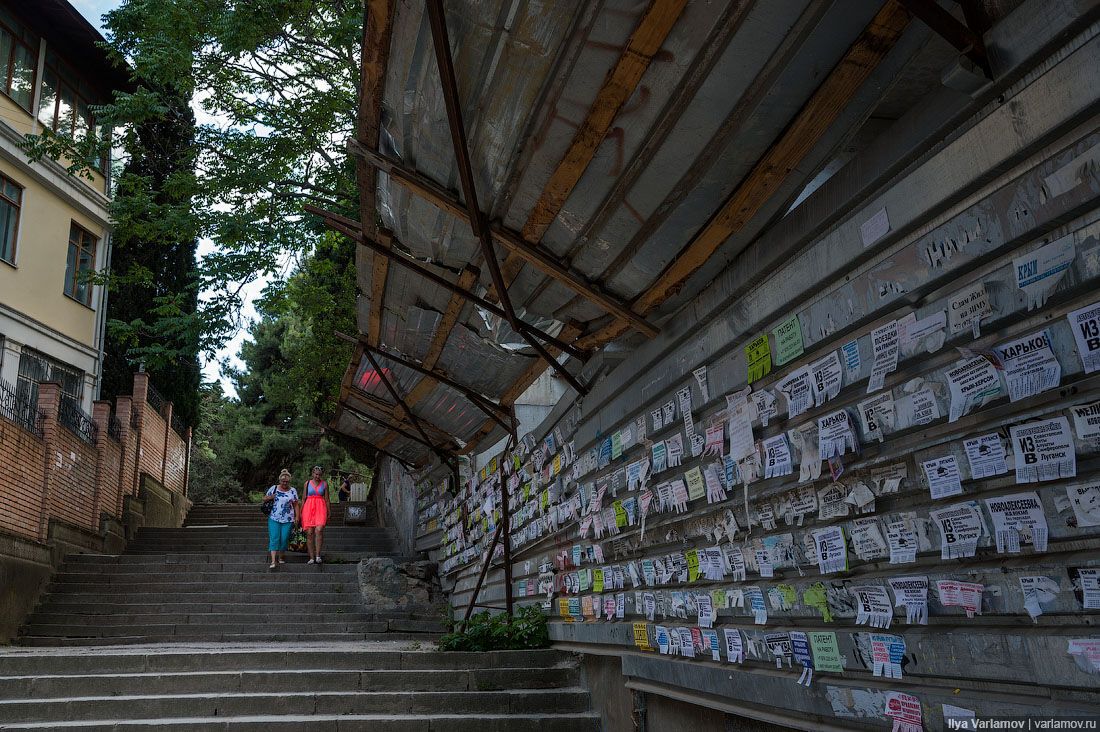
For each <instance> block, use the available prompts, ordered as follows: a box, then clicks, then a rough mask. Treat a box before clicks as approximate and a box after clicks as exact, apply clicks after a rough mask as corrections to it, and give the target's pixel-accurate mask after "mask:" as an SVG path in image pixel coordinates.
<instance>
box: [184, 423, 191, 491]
mask: <svg viewBox="0 0 1100 732" xmlns="http://www.w3.org/2000/svg"><path fill="white" fill-rule="evenodd" d="M191 437H192V434H191V428H190V427H188V428H187V451H186V452H185V453H184V454H183V495H185V496H186V495H187V494H188V493H189V492H190V488H191Z"/></svg>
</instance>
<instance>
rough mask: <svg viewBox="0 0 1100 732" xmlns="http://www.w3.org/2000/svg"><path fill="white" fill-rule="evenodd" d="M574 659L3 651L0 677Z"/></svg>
mask: <svg viewBox="0 0 1100 732" xmlns="http://www.w3.org/2000/svg"><path fill="white" fill-rule="evenodd" d="M575 665H576V659H575V657H574V656H572V655H571V654H568V653H563V652H562V651H556V650H553V649H542V650H528V651H488V652H485V653H465V652H456V653H447V652H443V651H436V650H409V649H399V648H391V647H389V646H378V645H374V646H366V647H353V646H337V647H328V646H313V645H305V646H301V647H286V646H282V647H280V646H268V645H258V646H255V647H252V646H249V647H245V648H223V647H218V646H195V645H186V646H171V645H170V646H164V647H158V648H155V649H147V648H135V649H111V648H104V649H99V650H97V651H95V652H94V653H90V652H83V651H68V650H59V651H56V652H55V651H49V652H37V651H35V652H28V651H26V650H21V649H3V648H0V676H26V675H33V674H40V675H52V674H127V673H130V674H132V673H179V672H186V671H192V672H210V671H233V670H236V671H240V670H261V671H279V670H286V671H297V670H299V669H302V668H329V669H344V670H347V669H354V670H403V671H412V670H433V669H435V670H457V671H467V670H471V669H489V668H492V669H517V668H563V667H575Z"/></svg>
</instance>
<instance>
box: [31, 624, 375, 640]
mask: <svg viewBox="0 0 1100 732" xmlns="http://www.w3.org/2000/svg"><path fill="white" fill-rule="evenodd" d="M387 630H389V628H388V627H387V624H386V621H385V620H381V621H371V622H356V621H353V622H314V623H309V624H308V625H303V624H302V623H291V622H281V621H280V620H278V619H276V620H270V621H268V622H266V623H254V624H248V623H227V624H225V625H181V624H176V623H148V624H145V625H138V624H131V625H105V624H99V623H97V624H95V625H84V624H76V625H58V624H41V625H40V624H28V625H25V626H23V632H24V633H25V634H26V635H28V636H32V635H39V636H60V637H65V638H113V637H115V636H120V635H121V636H131V635H148V636H158V637H163V636H179V637H180V638H181V639H184V640H186V639H187V638H195V637H202V636H206V635H225V634H232V635H243V634H251V633H255V634H258V635H285V634H289V633H295V634H300V633H306V632H310V631H316V632H318V633H385V632H386V631H387Z"/></svg>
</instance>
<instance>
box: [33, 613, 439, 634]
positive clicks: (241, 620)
mask: <svg viewBox="0 0 1100 732" xmlns="http://www.w3.org/2000/svg"><path fill="white" fill-rule="evenodd" d="M293 610H296V608H292V612H290V613H280V614H277V615H274V614H265V613H257V612H255V609H253V610H251V611H250V612H249V613H191V614H181V613H170V612H163V613H116V614H114V615H74V614H64V613H55V612H36V613H34V614H33V615H32V616H31V617H30V618H29V619H28V621H27V624H26V627H27V628H28V630H29V631H31V634H32V635H57V634H58V633H57V632H53V631H51V632H45V631H44V629H52V628H81V627H84V628H89V627H93V626H94V628H96V629H101V628H111V629H119V628H122V629H129V630H132V629H134V628H139V627H146V626H157V627H164V626H178V627H181V628H182V627H211V626H213V627H217V628H218V629H220V630H226V631H230V630H232V629H234V628H237V627H243V628H256V629H262V630H267V629H268V628H271V627H273V625H272V624H273V621H274V623H275V625H276V626H277V627H279V628H282V627H283V626H284V625H286V626H287V627H291V628H299V629H301V628H306V627H308V628H310V629H313V628H317V629H319V630H324V629H326V628H332V629H337V630H339V631H340V632H358V631H359V630H360V628H359V627H352V626H353V625H354V626H359V625H362V624H368V625H371V626H372V629H371V632H376V631H375V630H374V629H373V627H374V626H376V625H377V626H381V628H382V630H401V631H407V632H418V633H443V632H445V628H444V626H443V620H442V619H441V618H438V617H437V618H434V619H424V618H386V617H378V616H377V615H373V614H371V613H365V612H359V613H333V614H331V615H312V614H309V613H295V612H293ZM337 626H343V627H337ZM36 629H37V630H39V631H42V632H37V633H35V632H33V631H34V630H36ZM81 635H82V634H81Z"/></svg>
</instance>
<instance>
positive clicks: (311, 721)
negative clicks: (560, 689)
mask: <svg viewBox="0 0 1100 732" xmlns="http://www.w3.org/2000/svg"><path fill="white" fill-rule="evenodd" d="M3 729H13V730H15V729H27V730H55V729H56V730H67V729H74V730H80V731H81V732H126V731H127V730H140V731H144V732H149V730H156V731H157V732H269V731H270V730H278V732H439V731H440V730H446V732H515V730H523V731H524V732H598V731H599V729H600V718H599V716H598V715H596V714H593V713H592V712H582V713H577V714H507V715H476V714H475V715H460V714H342V715H330V714H315V715H305V714H291V715H250V716H240V717H191V718H186V719H179V718H175V719H170V720H165V719H133V720H128V721H125V722H120V721H104V722H102V723H96V722H92V723H89V722H84V721H75V722H54V721H50V722H24V723H21V724H11V725H4V727H3Z"/></svg>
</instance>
